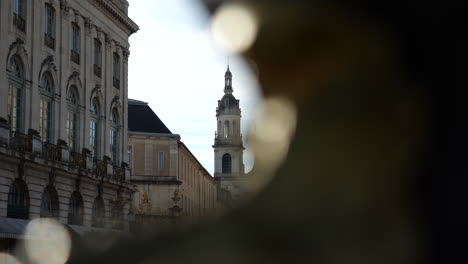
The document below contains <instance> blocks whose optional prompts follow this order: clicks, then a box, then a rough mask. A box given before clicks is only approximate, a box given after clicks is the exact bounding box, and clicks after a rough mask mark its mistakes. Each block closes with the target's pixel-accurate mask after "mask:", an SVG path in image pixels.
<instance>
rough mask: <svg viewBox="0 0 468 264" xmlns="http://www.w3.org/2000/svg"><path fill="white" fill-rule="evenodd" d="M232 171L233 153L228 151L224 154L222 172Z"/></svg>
mask: <svg viewBox="0 0 468 264" xmlns="http://www.w3.org/2000/svg"><path fill="white" fill-rule="evenodd" d="M231 171H232V159H231V155H229V154H228V153H226V154H224V155H223V162H222V173H231Z"/></svg>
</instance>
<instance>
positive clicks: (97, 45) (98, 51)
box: [94, 39, 102, 77]
mask: <svg viewBox="0 0 468 264" xmlns="http://www.w3.org/2000/svg"><path fill="white" fill-rule="evenodd" d="M101 65H102V44H101V41H99V40H98V39H94V75H96V76H98V77H101V74H102V72H101Z"/></svg>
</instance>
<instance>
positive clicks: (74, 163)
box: [70, 152, 86, 170]
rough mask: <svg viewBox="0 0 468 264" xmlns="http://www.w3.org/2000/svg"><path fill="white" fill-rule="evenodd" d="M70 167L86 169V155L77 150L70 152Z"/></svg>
mask: <svg viewBox="0 0 468 264" xmlns="http://www.w3.org/2000/svg"><path fill="white" fill-rule="evenodd" d="M70 167H72V168H76V169H82V170H84V169H86V156H85V155H84V154H81V153H78V152H70Z"/></svg>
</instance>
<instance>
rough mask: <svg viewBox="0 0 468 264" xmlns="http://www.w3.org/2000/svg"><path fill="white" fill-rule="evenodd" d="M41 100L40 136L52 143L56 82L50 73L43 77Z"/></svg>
mask: <svg viewBox="0 0 468 264" xmlns="http://www.w3.org/2000/svg"><path fill="white" fill-rule="evenodd" d="M39 87H40V88H41V89H40V94H41V99H40V103H39V134H40V136H41V138H42V140H43V141H47V140H50V141H52V135H51V134H52V133H51V131H52V127H51V125H52V122H51V118H52V100H53V97H54V90H55V89H54V81H53V80H52V75H51V74H50V72H49V71H47V72H45V73H44V74H43V75H42V80H41V85H40V86H39Z"/></svg>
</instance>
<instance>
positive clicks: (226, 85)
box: [224, 63, 233, 93]
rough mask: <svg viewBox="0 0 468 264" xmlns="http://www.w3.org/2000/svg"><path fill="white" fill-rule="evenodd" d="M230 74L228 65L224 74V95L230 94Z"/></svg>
mask: <svg viewBox="0 0 468 264" xmlns="http://www.w3.org/2000/svg"><path fill="white" fill-rule="evenodd" d="M232 92H233V90H232V73H231V71H230V70H229V63H228V65H227V70H226V73H225V74H224V93H232Z"/></svg>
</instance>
